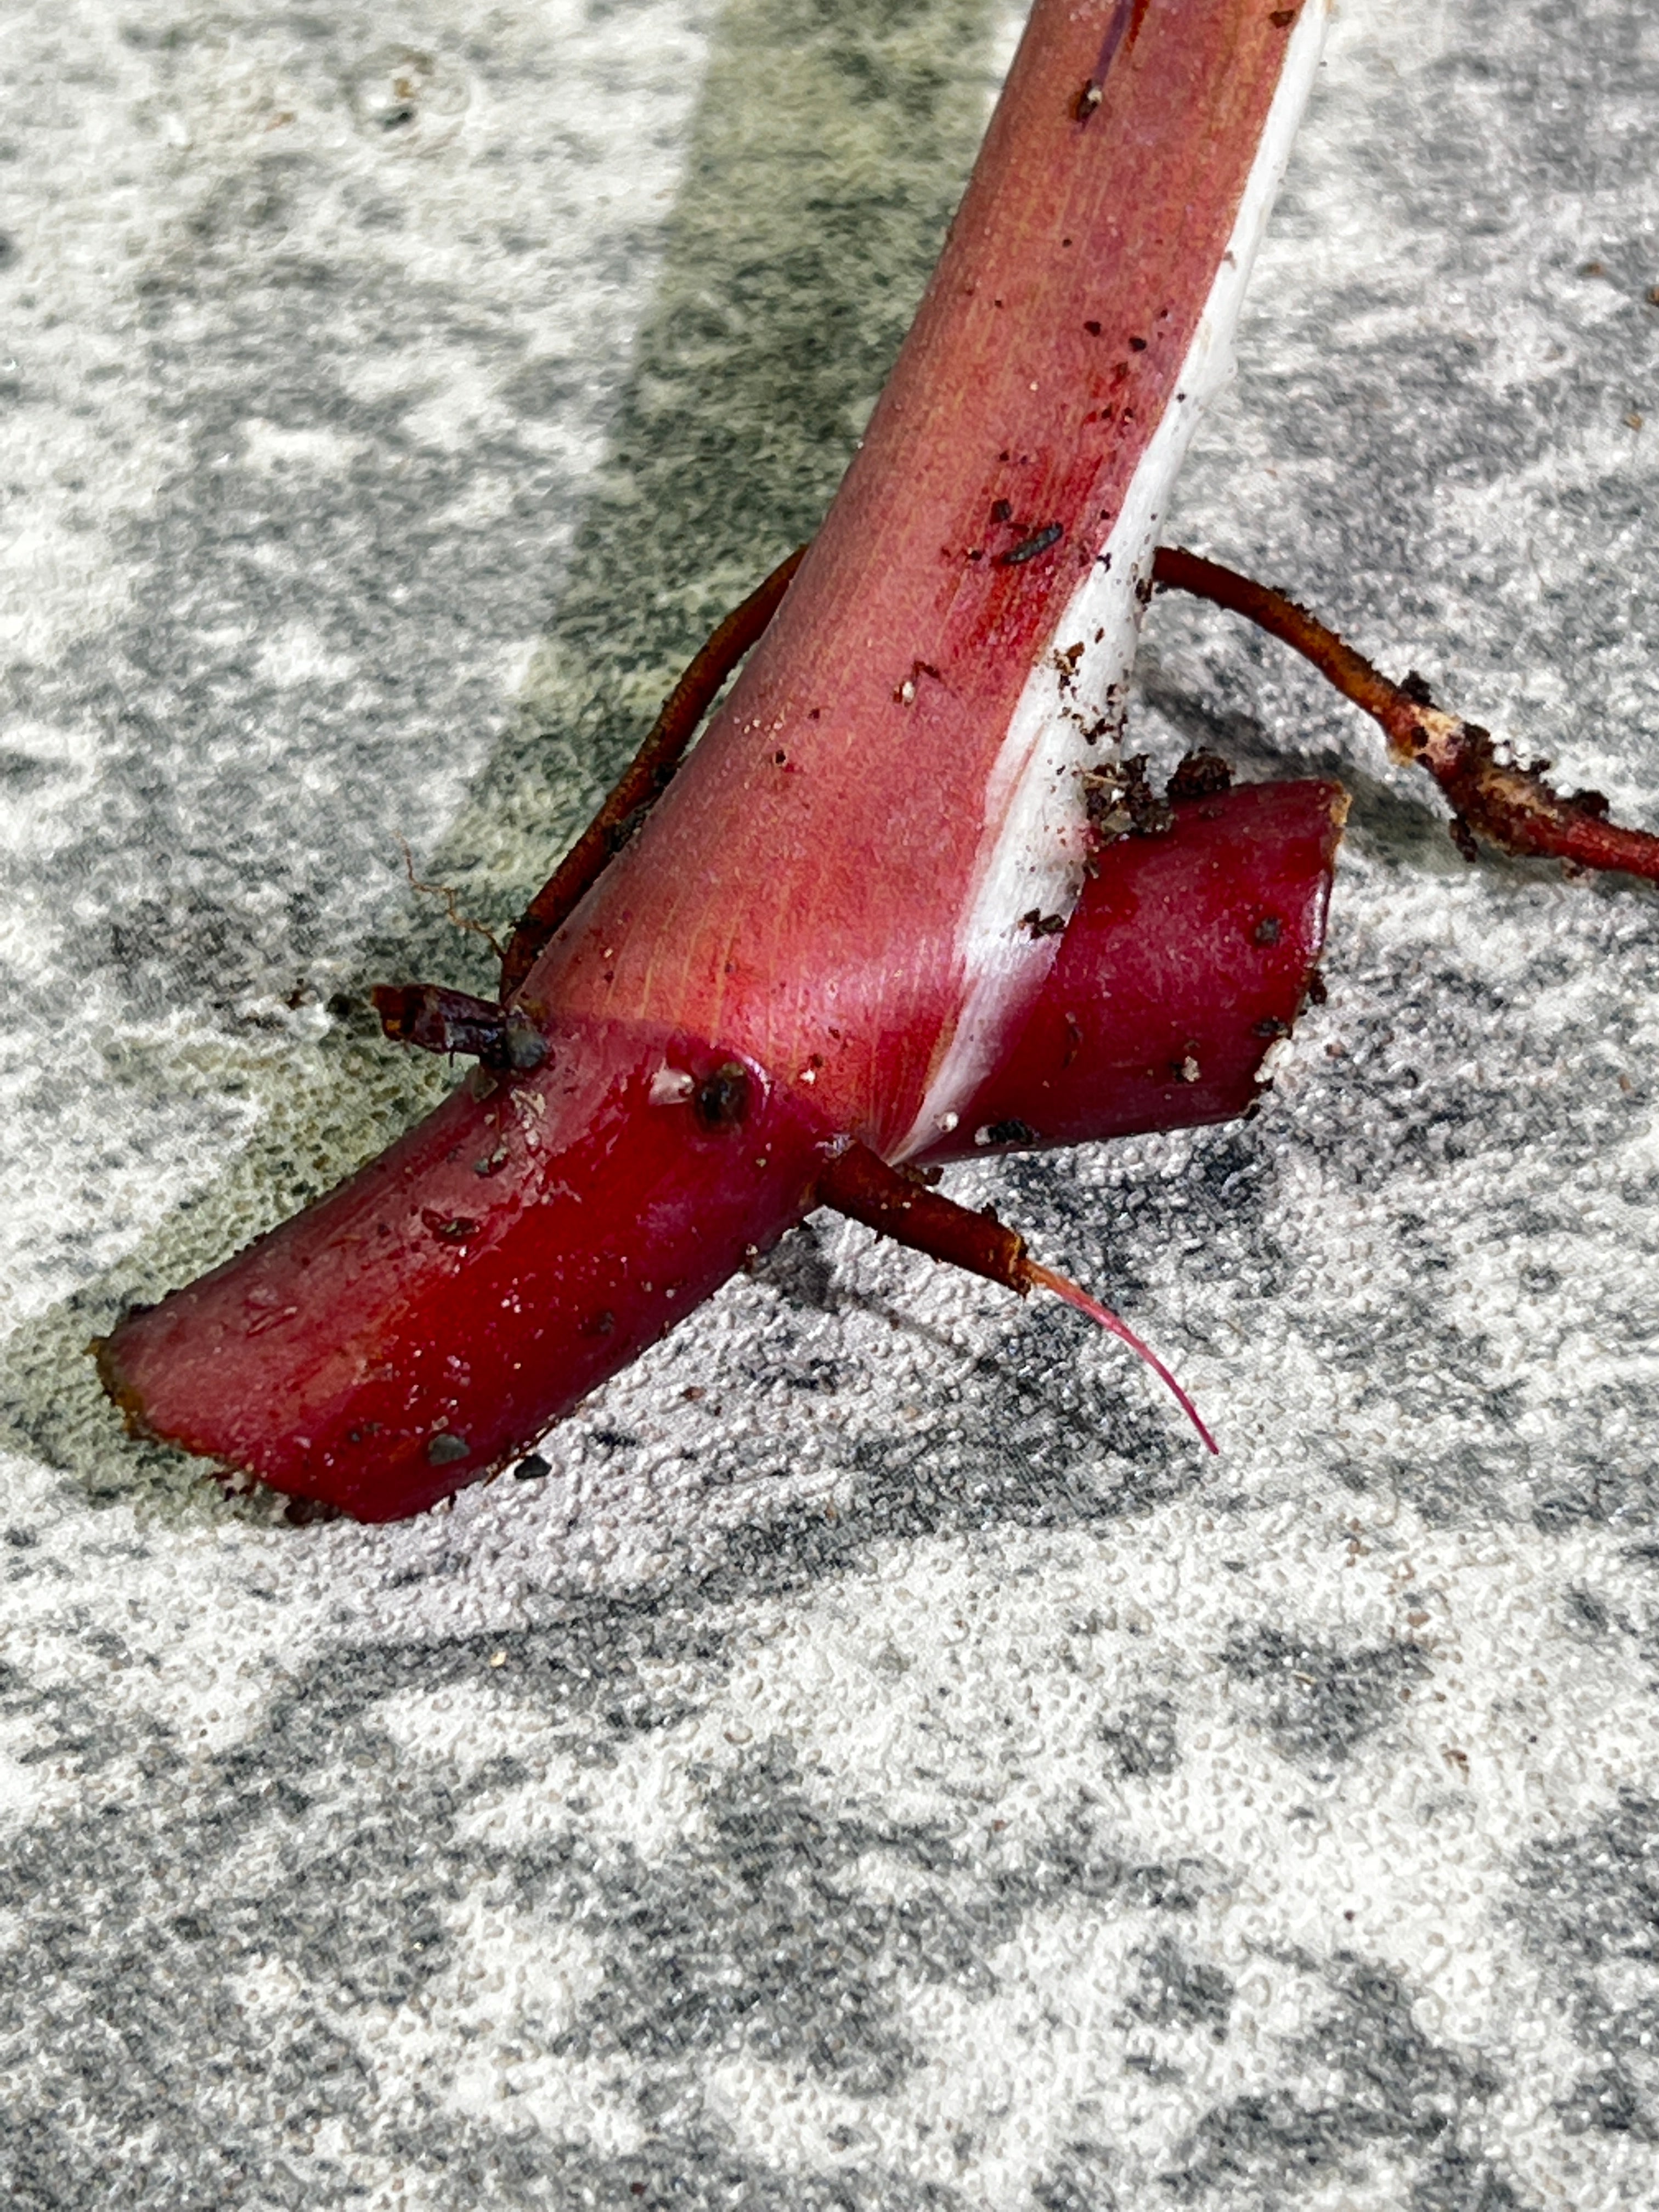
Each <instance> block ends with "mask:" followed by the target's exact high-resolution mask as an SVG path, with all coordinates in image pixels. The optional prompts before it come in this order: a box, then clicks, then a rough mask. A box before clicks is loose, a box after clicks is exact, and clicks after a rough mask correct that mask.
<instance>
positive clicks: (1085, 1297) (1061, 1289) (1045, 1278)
mask: <svg viewBox="0 0 1659 2212" xmlns="http://www.w3.org/2000/svg"><path fill="white" fill-rule="evenodd" d="M1025 1272H1026V1273H1027V1274H1028V1275H1029V1276H1030V1279H1031V1280H1032V1282H1033V1283H1035V1284H1036V1285H1038V1286H1039V1287H1040V1288H1042V1290H1045V1291H1053V1292H1054V1296H1055V1297H1057V1298H1064V1299H1065V1301H1066V1304H1067V1305H1068V1306H1075V1307H1076V1308H1077V1310H1078V1311H1079V1313H1085V1314H1087V1315H1088V1316H1089V1318H1090V1320H1091V1321H1092V1322H1098V1323H1099V1324H1100V1326H1101V1328H1103V1329H1104V1330H1105V1331H1106V1333H1107V1334H1108V1335H1109V1336H1115V1337H1119V1338H1121V1340H1122V1341H1123V1342H1124V1343H1125V1344H1127V1346H1128V1347H1129V1349H1130V1351H1131V1352H1133V1353H1134V1355H1135V1357H1136V1358H1138V1359H1144V1360H1145V1361H1146V1364H1147V1366H1148V1367H1150V1368H1151V1369H1152V1372H1153V1374H1154V1375H1156V1376H1158V1379H1159V1381H1160V1382H1161V1383H1164V1385H1165V1387H1166V1388H1167V1389H1168V1390H1169V1392H1170V1395H1171V1396H1172V1397H1173V1398H1174V1400H1175V1401H1176V1405H1177V1406H1179V1407H1180V1408H1181V1410H1182V1413H1184V1414H1185V1415H1186V1416H1187V1419H1188V1420H1189V1421H1190V1422H1191V1423H1192V1425H1193V1426H1194V1428H1195V1429H1196V1430H1197V1431H1198V1433H1199V1435H1200V1437H1203V1439H1204V1445H1205V1449H1206V1451H1212V1452H1215V1453H1216V1454H1218V1455H1219V1453H1220V1450H1221V1447H1220V1445H1219V1444H1218V1443H1217V1442H1216V1440H1215V1438H1214V1437H1212V1435H1211V1434H1210V1432H1209V1431H1208V1430H1207V1429H1206V1427H1205V1425H1204V1423H1203V1420H1202V1419H1201V1418H1200V1413H1199V1410H1198V1408H1197V1407H1196V1406H1195V1405H1194V1403H1193V1401H1192V1400H1191V1399H1190V1398H1189V1397H1188V1395H1187V1393H1186V1392H1185V1391H1184V1390H1183V1389H1182V1387H1181V1385H1180V1383H1177V1382H1176V1379H1175V1376H1173V1375H1171V1374H1170V1370H1169V1369H1168V1368H1167V1367H1166V1366H1165V1365H1164V1362H1163V1361H1162V1360H1161V1359H1160V1358H1158V1354H1157V1352H1154V1351H1153V1350H1152V1347H1151V1346H1149V1345H1145V1344H1143V1343H1142V1342H1141V1340H1140V1339H1139V1337H1138V1336H1137V1335H1136V1334H1135V1333H1134V1331H1133V1329H1132V1328H1130V1327H1129V1325H1128V1323H1127V1322H1122V1321H1120V1320H1119V1319H1118V1317H1117V1316H1116V1315H1115V1313H1113V1312H1112V1310H1110V1308H1109V1307H1108V1306H1103V1305H1102V1304H1101V1303H1100V1300H1099V1299H1098V1298H1091V1297H1090V1296H1089V1293H1088V1292H1087V1291H1085V1290H1084V1289H1082V1288H1081V1287H1080V1286H1079V1285H1078V1284H1076V1283H1073V1282H1068V1281H1067V1280H1066V1277H1065V1276H1064V1275H1057V1274H1055V1273H1054V1269H1053V1268H1052V1267H1038V1266H1037V1264H1036V1261H1033V1260H1028V1261H1026V1262H1025Z"/></svg>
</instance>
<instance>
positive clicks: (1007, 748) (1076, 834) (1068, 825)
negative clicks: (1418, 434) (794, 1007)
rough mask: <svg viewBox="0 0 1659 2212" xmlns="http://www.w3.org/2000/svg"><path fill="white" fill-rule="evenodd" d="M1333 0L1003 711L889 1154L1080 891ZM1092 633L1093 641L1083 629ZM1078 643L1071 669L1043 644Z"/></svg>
mask: <svg viewBox="0 0 1659 2212" xmlns="http://www.w3.org/2000/svg"><path fill="white" fill-rule="evenodd" d="M1331 4H1332V0H1310V5H1309V6H1307V7H1306V8H1304V9H1303V11H1302V16H1301V20H1300V21H1298V22H1297V27H1296V28H1295V30H1294V31H1293V32H1292V33H1291V37H1290V40H1289V41H1288V43H1287V45H1286V47H1285V64H1284V68H1283V70H1282V71H1281V73H1280V76H1279V86H1278V89H1277V90H1276V92H1275V93H1274V94H1273V104H1272V106H1270V108H1269V109H1268V112H1267V124H1266V125H1265V127H1264V129H1263V131H1262V133H1261V143H1260V144H1259V145H1258V147H1257V149H1256V155H1255V161H1254V162H1253V163H1252V165H1251V168H1250V174H1249V181H1248V183H1247V184H1246V185H1245V188H1244V193H1243V198H1242V199H1241V201H1240V203H1239V209H1238V215H1237V219H1236V221H1235V222H1234V225H1233V229H1232V234H1231V238H1230V239H1229V240H1228V243H1227V248H1226V251H1225V253H1224V254H1223V256H1222V258H1221V264H1220V266H1219V268H1218V270H1217V271H1216V277H1215V282H1214V283H1213V284H1212V287H1211V289H1210V295H1209V298H1208V299H1207V300H1206V302H1205V305H1204V312H1203V313H1202V314H1201V315H1200V318H1199V322H1198V327H1197V329H1196V331H1194V335H1193V342H1192V344H1191V346H1190V348H1189V349H1188V354H1187V358H1186V360H1185V361H1184V362H1182V368H1181V374H1180V375H1179V376H1178V377H1177V379H1176V386H1175V397H1174V398H1172V399H1171V400H1170V404H1169V406H1168V407H1166V408H1165V410H1164V416H1163V418H1162V420H1161V421H1160V422H1159V423H1158V427H1157V428H1156V429H1155V430H1154V431H1153V433H1152V437H1151V439H1150V440H1149V441H1148V442H1147V446H1146V452H1145V453H1144V454H1143V455H1142V456H1141V459H1140V463H1139V466H1138V467H1137V469H1136V470H1135V472H1134V475H1133V477H1131V479H1130V482H1129V488H1128V490H1127V494H1126V495H1125V498H1124V501H1123V505H1122V507H1121V510H1120V512H1119V514H1118V517H1117V520H1116V521H1115V523H1114V525H1113V526H1112V530H1111V533H1110V535H1109V538H1107V540H1106V544H1105V545H1104V547H1103V550H1102V554H1101V556H1100V557H1099V558H1098V559H1097V560H1096V561H1095V562H1092V563H1091V567H1090V569H1089V572H1088V574H1087V575H1086V576H1085V578H1084V580H1083V581H1082V583H1081V584H1080V585H1079V586H1078V588H1077V590H1076V591H1075V592H1073V595H1072V597H1071V599H1069V600H1068V601H1067V602H1066V607H1065V610H1064V611H1063V613H1062V614H1061V616H1060V620H1059V622H1058V623H1056V624H1055V626H1054V630H1053V632H1052V633H1051V634H1050V635H1049V637H1048V640H1047V641H1046V643H1045V645H1044V648H1043V651H1042V655H1041V657H1040V658H1039V659H1038V660H1037V662H1036V665H1035V666H1034V667H1033V669H1032V671H1031V673H1030V678H1028V680H1027V682H1026V684H1025V688H1024V690H1023V691H1022V692H1021V694H1020V696H1019V701H1018V704H1017V706H1016V707H1015V708H1014V711H1013V714H1012V717H1011V718H1010V720H1009V724H1008V731H1007V735H1006V737H1005V738H1004V739H1003V743H1002V749H1001V751H1000V754H999V756H998V760H997V765H996V768H995V770H994V773H993V775H992V777H991V781H990V784H989V787H988V788H987V792H986V794H985V828H984V833H983V835H982V836H981V841H980V848H979V854H978V856H977V862H976V866H975V872H974V877H973V880H972V882H971V884H970V885H969V896H968V899H967V902H966V903H965V904H964V907H963V916H962V923H961V928H960V932H959V934H958V939H957V942H958V945H959V946H960V948H961V954H962V962H963V971H964V973H965V974H966V975H967V978H968V986H967V994H966V998H965V1001H964V1004H963V1010H962V1013H961V1016H960V1018H959V1019H958V1021H957V1027H956V1030H955V1032H954V1034H953V1036H952V1037H951V1042H950V1043H949V1045H948V1046H947V1048H946V1049H945V1054H944V1055H943V1057H942V1059H941V1060H940V1061H939V1066H938V1068H937V1069H936V1071H935V1073H934V1075H933V1081H932V1082H931V1083H930V1085H928V1089H927V1096H926V1097H925V1098H924V1099H923V1101H922V1103H921V1110H920V1111H919V1113H918V1114H917V1115H916V1118H915V1121H914V1122H913V1123H912V1125H911V1127H910V1129H909V1131H908V1133H907V1134H906V1136H905V1139H904V1141H903V1144H902V1146H901V1147H900V1149H899V1152H898V1153H897V1154H896V1158H901V1159H903V1158H910V1157H911V1156H912V1155H914V1154H915V1153H916V1152H921V1151H923V1150H924V1149H925V1148H926V1146H927V1145H928V1144H930V1143H931V1142H932V1141H933V1139H934V1137H935V1136H936V1135H937V1133H938V1132H939V1129H940V1128H941V1127H954V1126H955V1124H954V1121H951V1119H950V1117H951V1115H956V1114H957V1113H959V1111H960V1110H961V1108H962V1106H963V1103H964V1102H965V1101H966V1100H967V1099H969V1097H972V1095H973V1093H974V1092H975V1091H976V1090H977V1089H978V1088H979V1087H980V1085H981V1084H982V1083H983V1082H984V1080H985V1079H986V1078H987V1075H989V1074H990V1073H991V1072H992V1070H993V1069H994V1066H996V1064H997V1062H998V1060H999V1059H1000V1056H1001V1054H1002V1052H1003V1051H1004V1049H1005V1048H1006V1043H1007V1041H1008V1037H1009V1035H1010V1032H1011V1030H1012V1028H1013V1025H1014V1024H1015V1022H1016V1021H1017V1020H1018V1018H1020V1016H1021V1015H1022V1014H1023V1013H1024V1010H1025V1009H1026V1008H1027V1007H1028V1006H1030V1003H1031V1000H1032V999H1033V998H1034V996H1035V995H1036V993H1037V992H1038V991H1039V990H1040V989H1041V988H1042V981H1043V978H1044V977H1045V976H1046V975H1047V974H1048V969H1049V968H1050V967H1051V966H1052V965H1053V963H1054V956H1055V953H1056V951H1058V949H1059V943H1060V940H1059V939H1058V937H1056V936H1042V937H1034V936H1033V935H1032V933H1030V930H1028V929H1026V928H1024V927H1022V926H1021V921H1020V917H1021V916H1022V915H1029V914H1030V913H1031V912H1032V911H1033V909H1036V911H1038V912H1039V913H1042V914H1044V915H1050V914H1059V915H1067V916H1069V915H1070V914H1071V912H1072V909H1073V907H1074V906H1075V905H1076V903H1077V901H1078V898H1079V894H1080V893H1081V891H1082V888H1083V862H1084V855H1085V813H1084V794H1083V781H1082V780H1083V776H1084V774H1085V770H1086V769H1088V768H1089V767H1090V766H1091V765H1097V764H1098V763H1099V760H1100V753H1099V750H1098V749H1097V748H1095V749H1091V747H1090V746H1089V744H1088V743H1087V741H1086V740H1085V736H1084V730H1085V727H1086V726H1088V725H1089V724H1091V723H1092V722H1094V721H1096V720H1098V719H1099V718H1100V717H1101V716H1103V715H1105V716H1108V717H1109V716H1110V715H1111V714H1112V710H1113V708H1114V705H1115V702H1121V699H1122V696H1123V694H1124V688H1125V687H1126V686H1127V682H1128V678H1129V671H1130V670H1131V668H1132V667H1133V664H1134V657H1135V643H1136V637H1137V634H1138V632H1139V627H1140V617H1141V611H1142V608H1141V601H1140V599H1139V596H1138V587H1139V586H1140V585H1141V584H1142V582H1143V581H1144V580H1145V579H1146V574H1147V573H1148V571H1149V569H1150V568H1151V566H1152V555H1153V552H1154V550H1156V547H1157V543H1158V522H1159V520H1160V519H1161V518H1162V515H1163V513H1164V508H1165V507H1166V506H1167V504H1168V502H1169V497H1170V490H1171V489H1172V488H1173V486H1174V483H1175V480H1176V476H1177V475H1178V474H1179V473H1180V470H1181V465H1182V461H1183V460H1184V459H1185V458H1186V453H1187V447H1188V443H1189V442H1190V441H1191V438H1192V435H1193V432H1194V429H1195V428H1196V427H1197V424H1198V420H1199V417H1200V415H1201V414H1202V413H1203V411H1204V409H1205V408H1206V406H1207V405H1208V404H1209V403H1210V402H1211V400H1212V399H1213V398H1215V396H1216V394H1217V393H1218V392H1219V391H1220V390H1221V389H1222V387H1223V386H1225V384H1226V382H1227V381H1228V380H1229V378H1230V377H1231V374H1232V370H1233V353H1232V337H1233V331H1234V330H1235V328H1236V327H1237V321H1238V314H1239V309H1240V307H1241V306H1242V305H1243V297H1244V290H1245V287H1246V285H1247V284H1248V283H1249V275H1250V266H1251V264H1252V262H1253V261H1254V260H1255V253H1256V249H1257V247H1258V246H1259V245H1260V243H1261V234H1262V232H1263V230H1264V229H1265V228H1266V227H1267V215H1268V211H1269V210H1270V209H1271V208H1272V205H1273V197H1274V195H1275V193H1276V192H1277V191H1278V190H1279V180H1280V179H1281V178H1282V177H1283V175H1284V173H1285V163H1286V162H1287V161H1288V160H1289V159H1290V152H1291V143H1292V141H1293V140H1294V138H1295V137H1296V131H1297V124H1298V123H1299V122H1300V120H1301V116H1302V110H1303V107H1304V105H1305V104H1306V101H1307V97H1308V94H1309V91H1310V88H1311V86H1312V83H1313V79H1314V73H1315V71H1316V69H1317V67H1318V64H1319V55H1320V49H1321V47H1322V44H1323V41H1324V35H1325V26H1326V22H1327V20H1328V16H1329V14H1330V12H1331ZM1097 631H1100V632H1102V633H1103V635H1101V637H1100V638H1099V640H1098V641H1096V636H1095V633H1096V632H1097ZM1074 640H1075V641H1081V642H1082V643H1083V645H1084V653H1083V656H1082V659H1081V660H1080V661H1079V664H1078V666H1077V670H1076V673H1075V675H1073V674H1072V673H1071V672H1070V671H1068V672H1067V673H1066V675H1065V676H1064V677H1062V675H1061V673H1060V668H1059V666H1058V665H1056V659H1055V653H1054V648H1055V647H1061V648H1062V649H1063V648H1064V647H1066V646H1067V645H1069V644H1070V643H1071V642H1072V641H1074Z"/></svg>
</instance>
